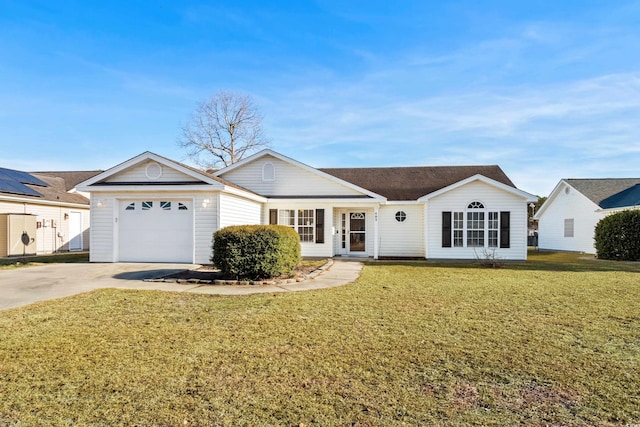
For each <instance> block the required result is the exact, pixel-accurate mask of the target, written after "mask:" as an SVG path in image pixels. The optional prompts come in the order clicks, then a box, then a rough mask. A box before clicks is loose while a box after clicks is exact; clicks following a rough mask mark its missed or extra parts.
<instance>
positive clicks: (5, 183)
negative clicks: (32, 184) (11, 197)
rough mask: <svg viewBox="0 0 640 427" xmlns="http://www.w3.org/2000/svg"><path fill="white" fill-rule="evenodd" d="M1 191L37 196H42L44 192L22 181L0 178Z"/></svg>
mask: <svg viewBox="0 0 640 427" xmlns="http://www.w3.org/2000/svg"><path fill="white" fill-rule="evenodd" d="M0 192H2V193H11V194H20V195H23V196H37V197H40V196H42V194H40V193H38V192H37V191H35V190H33V189H31V188H29V187H27V186H26V185H24V184H23V183H21V182H18V181H13V180H8V179H2V178H0Z"/></svg>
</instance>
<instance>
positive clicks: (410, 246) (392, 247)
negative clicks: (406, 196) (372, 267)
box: [378, 204, 424, 257]
mask: <svg viewBox="0 0 640 427" xmlns="http://www.w3.org/2000/svg"><path fill="white" fill-rule="evenodd" d="M398 211H403V212H405V213H406V215H407V217H406V220H404V221H403V222H398V221H397V220H396V212H398ZM378 221H379V225H378V227H379V234H380V235H379V237H378V239H379V240H378V241H379V243H378V244H379V256H381V257H403V256H405V257H424V205H422V204H420V205H384V206H381V207H380V211H379V213H378Z"/></svg>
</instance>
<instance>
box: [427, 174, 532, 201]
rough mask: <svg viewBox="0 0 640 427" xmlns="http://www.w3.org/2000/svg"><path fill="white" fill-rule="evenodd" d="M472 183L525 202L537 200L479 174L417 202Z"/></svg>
mask: <svg viewBox="0 0 640 427" xmlns="http://www.w3.org/2000/svg"><path fill="white" fill-rule="evenodd" d="M472 182H482V183H484V184H486V185H489V186H490V187H494V188H496V189H498V190H501V191H504V192H506V193H509V194H512V195H514V196H516V197H521V198H522V199H524V200H525V201H527V202H533V201H535V200H537V197H536V196H534V195H533V194H530V193H527V192H526V191H522V190H519V189H517V188H515V187H514V186H512V185H507V184H505V183H503V182H500V181H496V180H495V179H491V178H488V177H486V176H484V175H480V174H476V175H473V176H470V177H468V178H465V179H463V180H461V181H457V182H455V183H453V184H451V185H448V186H446V187H443V188H441V189H439V190H436V191H434V192H432V193H429V194H427V195H425V196H422V197H420V198H419V199H418V200H419V201H421V202H425V201H427V200H429V199H432V198H434V197H437V196H440V195H442V194H445V193H447V192H449V191H452V190H455V189H457V188H460V187H463V186H465V185H467V184H470V183H472Z"/></svg>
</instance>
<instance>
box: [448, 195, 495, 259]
mask: <svg viewBox="0 0 640 427" xmlns="http://www.w3.org/2000/svg"><path fill="white" fill-rule="evenodd" d="M451 222H452V224H451V243H452V246H453V247H456V248H491V249H493V248H499V247H500V211H496V210H490V209H487V207H486V205H485V204H484V203H483V202H480V201H472V202H470V203H468V204H467V207H466V209H465V210H464V211H454V212H452V216H451ZM474 226H475V227H474ZM480 238H481V239H482V245H470V244H469V242H470V241H473V240H477V239H480Z"/></svg>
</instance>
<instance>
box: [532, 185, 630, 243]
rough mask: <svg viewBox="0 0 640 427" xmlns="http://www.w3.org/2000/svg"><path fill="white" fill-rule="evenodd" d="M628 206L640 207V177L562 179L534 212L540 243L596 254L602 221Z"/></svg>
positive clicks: (628, 207)
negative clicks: (598, 227) (596, 231)
mask: <svg viewBox="0 0 640 427" xmlns="http://www.w3.org/2000/svg"><path fill="white" fill-rule="evenodd" d="M626 209H640V178H603V179H562V180H560V182H559V183H558V184H557V185H556V187H555V188H554V189H553V191H552V192H551V194H550V195H549V197H548V198H547V201H546V202H545V203H544V204H543V205H542V207H541V208H540V210H539V211H538V212H537V213H536V215H535V216H534V218H535V219H537V220H538V221H539V222H538V246H539V247H540V249H544V250H560V251H573V252H584V253H588V254H595V253H596V250H595V246H594V244H595V242H594V231H595V227H596V225H597V224H598V222H599V221H600V220H601V219H602V218H604V217H605V216H607V215H609V214H611V213H614V212H619V211H621V210H626Z"/></svg>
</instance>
